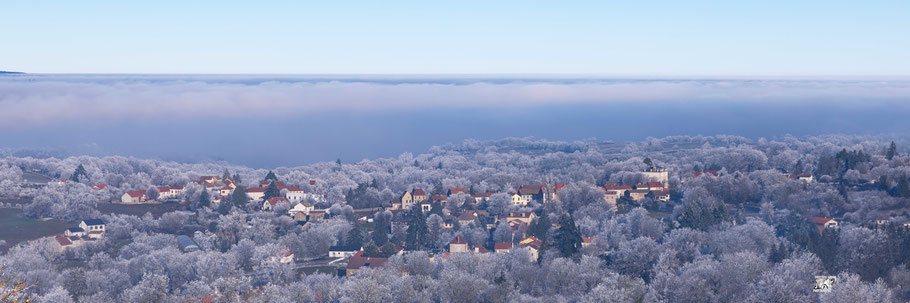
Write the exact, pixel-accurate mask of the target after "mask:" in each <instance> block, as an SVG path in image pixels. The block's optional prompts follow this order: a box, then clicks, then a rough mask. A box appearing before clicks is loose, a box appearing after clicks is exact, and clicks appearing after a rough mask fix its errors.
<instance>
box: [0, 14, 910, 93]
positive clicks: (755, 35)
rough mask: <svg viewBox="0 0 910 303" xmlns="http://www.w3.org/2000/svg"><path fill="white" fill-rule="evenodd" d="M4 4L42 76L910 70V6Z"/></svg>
mask: <svg viewBox="0 0 910 303" xmlns="http://www.w3.org/2000/svg"><path fill="white" fill-rule="evenodd" d="M301 2H303V1H167V0H161V1H3V2H2V3H0V70H14V71H24V72H32V73H293V74H312V73H331V74H339V73H374V74H403V73H469V74H475V73H476V74H488V73H568V74H604V75H642V76H649V75H682V76H684V75H816V76H817V75H848V76H849V75H908V74H910V57H908V54H910V17H908V16H910V1H590V2H587V1H586V2H568V1H539V2H538V1H476V2H475V1H414V2H397V1H395V2H392V1H364V2H353V1H310V3H301Z"/></svg>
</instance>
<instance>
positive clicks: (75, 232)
mask: <svg viewBox="0 0 910 303" xmlns="http://www.w3.org/2000/svg"><path fill="white" fill-rule="evenodd" d="M63 235H64V236H67V237H85V229H82V228H81V227H70V228H67V229H66V230H65V231H63Z"/></svg>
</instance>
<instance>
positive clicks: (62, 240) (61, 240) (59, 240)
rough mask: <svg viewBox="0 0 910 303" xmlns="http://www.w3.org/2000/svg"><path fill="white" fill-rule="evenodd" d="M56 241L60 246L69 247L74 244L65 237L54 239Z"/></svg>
mask: <svg viewBox="0 0 910 303" xmlns="http://www.w3.org/2000/svg"><path fill="white" fill-rule="evenodd" d="M54 240H57V244H60V246H67V245H72V244H73V241H70V239H69V238H67V237H63V236H58V237H54Z"/></svg>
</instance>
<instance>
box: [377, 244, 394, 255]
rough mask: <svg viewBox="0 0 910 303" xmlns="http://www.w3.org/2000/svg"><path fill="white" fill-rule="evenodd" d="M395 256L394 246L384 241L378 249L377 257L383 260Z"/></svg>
mask: <svg viewBox="0 0 910 303" xmlns="http://www.w3.org/2000/svg"><path fill="white" fill-rule="evenodd" d="M394 254H395V246H394V245H392V242H388V241H386V242H385V244H383V245H382V247H380V248H379V256H380V257H383V258H388V257H391V256H392V255H394Z"/></svg>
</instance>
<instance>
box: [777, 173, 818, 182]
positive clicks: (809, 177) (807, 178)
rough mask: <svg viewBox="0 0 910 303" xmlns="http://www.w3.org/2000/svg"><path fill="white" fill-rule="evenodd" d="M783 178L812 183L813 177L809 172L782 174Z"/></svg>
mask: <svg viewBox="0 0 910 303" xmlns="http://www.w3.org/2000/svg"><path fill="white" fill-rule="evenodd" d="M782 175H783V176H784V178H788V179H793V180H799V181H802V182H805V183H812V182H813V181H815V178H814V177H812V175H810V174H782Z"/></svg>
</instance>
